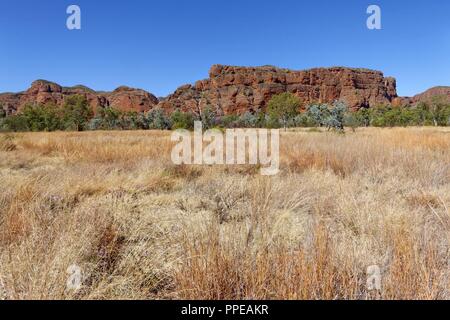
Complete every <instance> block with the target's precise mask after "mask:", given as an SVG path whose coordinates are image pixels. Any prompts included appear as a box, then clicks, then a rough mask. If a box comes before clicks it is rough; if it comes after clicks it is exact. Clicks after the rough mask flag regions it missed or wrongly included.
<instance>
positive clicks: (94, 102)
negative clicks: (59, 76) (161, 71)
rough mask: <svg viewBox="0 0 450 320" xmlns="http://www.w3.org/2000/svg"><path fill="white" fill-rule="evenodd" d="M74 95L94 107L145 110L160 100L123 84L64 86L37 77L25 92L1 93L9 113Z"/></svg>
mask: <svg viewBox="0 0 450 320" xmlns="http://www.w3.org/2000/svg"><path fill="white" fill-rule="evenodd" d="M72 95H82V96H84V97H86V99H87V101H88V102H89V105H90V106H91V107H92V108H93V109H94V110H98V108H104V107H109V106H112V107H115V108H117V109H120V110H122V111H136V112H145V111H149V110H151V109H152V108H154V107H155V106H156V105H157V104H158V102H159V100H158V99H157V98H156V97H155V96H154V95H152V94H150V93H148V92H146V91H144V90H140V89H134V88H129V87H119V88H117V89H116V90H114V91H113V92H96V91H94V90H92V89H89V88H87V87H85V86H75V87H62V86H60V85H58V84H56V83H53V82H49V81H45V80H37V81H35V82H33V83H32V85H31V87H30V88H29V89H28V90H26V91H24V92H20V93H4V94H0V104H1V105H2V106H3V108H4V109H5V111H6V113H7V114H14V113H16V112H18V111H20V110H21V108H23V107H24V106H25V105H27V104H54V105H57V106H61V105H62V104H63V103H64V100H65V98H66V97H68V96H72Z"/></svg>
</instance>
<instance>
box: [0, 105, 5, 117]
mask: <svg viewBox="0 0 450 320" xmlns="http://www.w3.org/2000/svg"><path fill="white" fill-rule="evenodd" d="M3 118H6V111H5V109H3V105H1V104H0V119H3Z"/></svg>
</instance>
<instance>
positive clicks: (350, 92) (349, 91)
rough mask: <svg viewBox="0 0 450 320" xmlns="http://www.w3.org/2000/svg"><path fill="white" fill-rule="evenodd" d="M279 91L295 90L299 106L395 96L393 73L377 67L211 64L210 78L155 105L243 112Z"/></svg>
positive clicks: (365, 102) (354, 105)
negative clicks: (389, 75)
mask: <svg viewBox="0 0 450 320" xmlns="http://www.w3.org/2000/svg"><path fill="white" fill-rule="evenodd" d="M282 92H291V93H293V94H294V95H296V96H297V97H299V98H300V100H301V102H302V105H303V106H306V105H308V104H311V103H332V102H333V101H335V100H342V101H344V102H346V103H347V104H348V106H349V107H350V108H351V109H353V110H357V109H359V108H362V107H372V106H375V105H378V104H388V103H391V102H392V100H393V99H395V98H396V97H397V91H396V81H395V79H394V78H385V77H384V76H383V73H381V72H379V71H373V70H367V69H351V68H341V67H335V68H317V69H311V70H305V71H292V70H288V69H280V68H276V67H272V66H264V67H233V66H223V65H214V66H212V68H211V70H210V72H209V79H206V80H201V81H198V82H196V83H195V85H184V86H182V87H180V88H178V89H177V90H176V91H175V92H174V93H173V94H172V95H170V96H169V97H167V99H165V100H164V101H161V102H160V104H159V106H160V107H161V108H163V109H165V110H168V111H173V110H176V109H181V110H183V111H194V112H199V110H201V109H204V108H205V107H206V106H210V107H212V108H213V109H215V111H216V112H217V113H218V114H242V113H245V112H247V111H251V112H254V111H257V110H261V109H264V108H265V107H266V106H267V103H268V102H269V100H270V98H271V97H272V96H273V95H275V94H279V93H282Z"/></svg>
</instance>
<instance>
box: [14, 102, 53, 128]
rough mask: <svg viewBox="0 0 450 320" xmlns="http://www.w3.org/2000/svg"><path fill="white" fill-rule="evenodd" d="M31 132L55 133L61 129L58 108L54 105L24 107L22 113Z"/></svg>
mask: <svg viewBox="0 0 450 320" xmlns="http://www.w3.org/2000/svg"><path fill="white" fill-rule="evenodd" d="M21 114H22V116H23V117H24V119H25V121H26V123H27V127H28V129H29V130H31V131H55V130H58V129H60V128H61V118H60V114H59V108H58V107H57V106H55V105H39V104H34V105H31V104H29V105H26V106H25V107H24V108H23V110H22V112H21Z"/></svg>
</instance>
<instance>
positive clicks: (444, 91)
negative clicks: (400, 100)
mask: <svg viewBox="0 0 450 320" xmlns="http://www.w3.org/2000/svg"><path fill="white" fill-rule="evenodd" d="M434 97H442V99H444V100H445V101H446V102H448V103H450V87H434V88H431V89H428V90H427V91H425V92H423V93H421V94H418V95H416V96H414V97H412V98H410V100H411V103H413V104H416V103H419V102H425V103H427V102H431V101H432V100H433V98H434Z"/></svg>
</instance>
